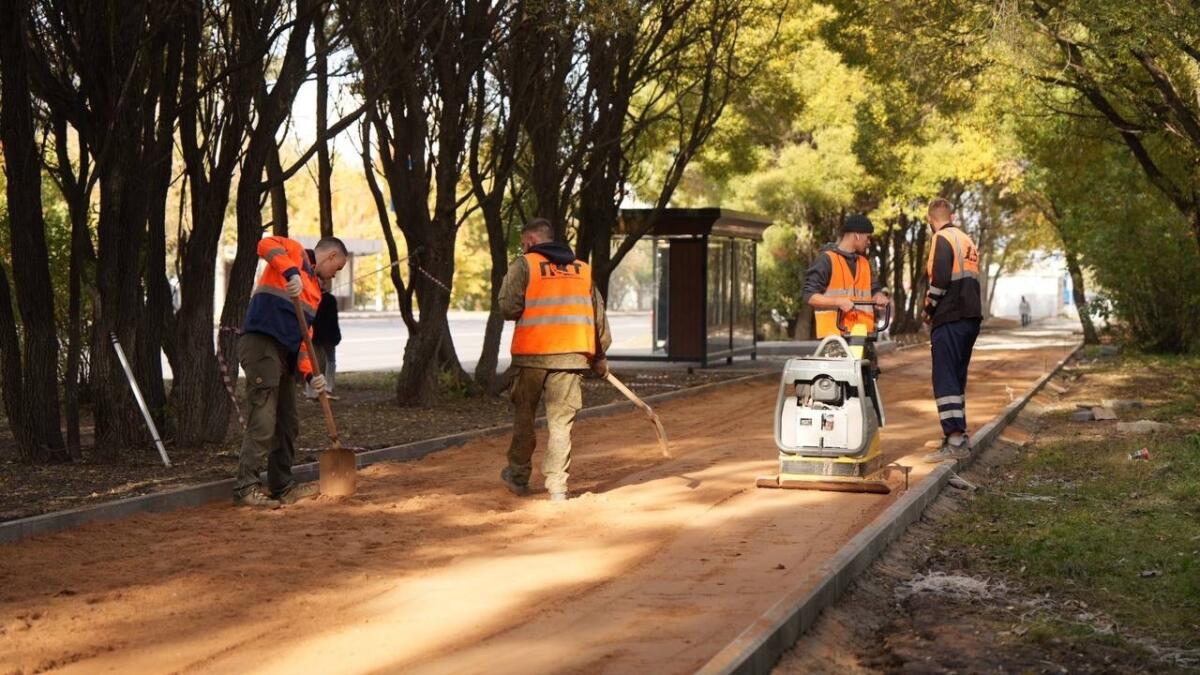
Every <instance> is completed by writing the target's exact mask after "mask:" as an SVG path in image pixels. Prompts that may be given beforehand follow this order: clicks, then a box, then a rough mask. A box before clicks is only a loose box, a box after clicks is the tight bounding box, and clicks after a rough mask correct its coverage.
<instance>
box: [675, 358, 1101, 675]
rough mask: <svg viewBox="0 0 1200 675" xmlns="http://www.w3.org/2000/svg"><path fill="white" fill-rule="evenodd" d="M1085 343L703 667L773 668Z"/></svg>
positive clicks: (734, 669) (703, 669)
mask: <svg viewBox="0 0 1200 675" xmlns="http://www.w3.org/2000/svg"><path fill="white" fill-rule="evenodd" d="M1082 348H1083V344H1082V343H1079V344H1078V345H1076V347H1075V349H1073V350H1071V353H1070V354H1068V355H1067V356H1065V357H1064V358H1063V359H1062V360H1061V361H1059V362H1058V363H1057V364H1056V365H1055V366H1054V367H1053V368H1052V369H1051V370H1050V372H1048V373H1046V374H1045V375H1043V376H1042V377H1041V378H1040V379H1039V380H1038V381H1037V382H1035V383H1034V385H1033V386H1032V387H1031V388H1030V389H1029V391H1027V392H1025V394H1024V395H1023V396H1021V398H1019V399H1017V400H1015V401H1013V402H1012V403H1010V404H1009V405H1008V407H1006V408H1005V409H1004V411H1003V412H1001V413H1000V414H999V415H997V416H996V417H995V418H994V419H992V421H990V422H988V423H987V424H986V425H985V426H984V427H982V428H981V429H979V430H978V431H976V432H975V433H974V434H973V435H972V436H971V447H972V452H971V456H970V457H968V458H966V459H964V460H960V461H959V462H957V463H956V464H955V465H953V466H951V465H948V464H943V465H941V466H938V467H937V468H935V469H934V470H933V471H932V472H930V474H929V475H928V476H927V477H926V478H925V479H924V480H922V481H921V483H920V484H918V485H917V486H916V487H914V488H913V489H911V490H909V491H908V492H906V493H904V495H902V496H901V497H900V498H899V499H897V500H896V502H895V503H894V504H892V505H891V506H889V507H888V508H887V509H886V510H885V511H884V512H883V513H881V514H879V516H878V517H876V518H875V520H874V521H872V522H871V524H870V525H868V526H867V527H866V529H864V530H863V531H861V532H859V533H858V534H857V535H855V537H854V538H853V539H851V540H850V541H849V542H847V543H846V545H845V546H843V547H842V548H841V550H839V551H838V552H837V554H836V555H834V556H833V558H831V559H830V560H829V562H827V563H826V564H825V565H824V566H822V568H821V571H820V572H819V575H820V580H819V581H818V582H817V584H816V586H815V587H813V588H811V589H808V590H793V591H792V592H790V593H788V594H787V595H786V596H784V597H783V599H781V600H780V601H779V602H778V603H776V604H775V606H773V607H771V608H770V609H768V610H767V611H766V612H765V613H763V615H762V616H760V617H759V618H758V619H756V620H755V621H754V623H752V624H751V625H750V626H749V627H748V628H746V630H744V631H742V633H741V634H740V635H738V636H737V637H736V638H734V640H733V641H732V642H730V643H729V644H728V645H726V646H725V647H724V648H723V649H722V650H721V651H719V652H717V654H716V655H715V656H713V657H712V658H711V659H709V661H708V663H706V664H704V666H703V667H701V668H700V669H699V670H698V671H697V672H699V673H706V674H712V675H715V674H717V673H720V674H722V675H725V674H727V673H738V674H743V673H770V672H771V670H772V669H773V668H774V667H775V664H776V663H777V662H778V661H779V657H780V656H782V655H783V654H784V652H786V651H787V650H788V649H790V648H791V647H792V645H794V644H795V643H796V640H797V638H799V637H800V636H801V635H802V634H804V633H805V632H806V631H808V630H809V629H810V628H812V626H813V624H814V623H816V620H817V617H818V616H819V615H820V614H821V612H822V611H823V610H824V609H825V608H826V607H829V606H830V605H832V604H834V603H835V602H837V601H838V599H839V598H840V597H841V596H842V594H843V593H845V591H846V589H847V588H849V586H850V584H851V583H853V581H854V579H856V578H857V577H858V575H859V574H862V573H863V571H865V570H866V569H867V568H868V567H869V566H870V565H871V563H873V562H874V561H875V559H876V558H877V557H879V555H880V554H881V553H883V551H884V550H885V549H886V548H887V547H888V545H889V544H891V542H892V541H894V540H895V539H896V538H897V537H899V536H900V535H901V534H903V533H904V530H905V529H907V528H908V526H909V525H911V524H912V523H913V522H915V521H916V520H917V519H919V518H920V517H921V514H922V513H924V511H925V508H926V507H927V506H929V504H931V503H932V502H933V500H934V499H936V498H937V496H938V494H939V493H940V492H941V490H942V488H943V487H944V486H945V485H946V483H948V482H949V481H950V477H951V476H953V475H954V472H955V470H956V469H957V468H959V467H964V466H966V465H968V464H970V463H971V462H972V461H974V459H975V458H976V457H977V456H979V454H980V453H982V452H983V450H984V449H985V448H986V446H987V445H988V444H990V443H991V442H992V441H993V440H995V439H996V438H997V437H998V436H999V435H1000V433H1001V432H1002V431H1003V430H1004V427H1006V426H1008V424H1009V423H1010V422H1012V420H1013V419H1015V418H1016V416H1017V415H1018V414H1019V413H1020V412H1021V410H1022V409H1023V408H1024V407H1025V405H1026V404H1027V403H1029V401H1030V399H1032V398H1033V397H1034V396H1035V395H1036V394H1037V393H1038V392H1039V391H1041V389H1042V387H1044V386H1045V385H1046V383H1047V382H1049V381H1050V378H1052V377H1054V376H1055V375H1056V374H1058V372H1059V370H1061V369H1062V367H1063V366H1064V365H1066V363H1067V361H1069V360H1070V359H1071V358H1072V357H1074V356H1075V355H1076V354H1078V353H1079V350H1080V349H1082Z"/></svg>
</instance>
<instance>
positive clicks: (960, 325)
mask: <svg viewBox="0 0 1200 675" xmlns="http://www.w3.org/2000/svg"><path fill="white" fill-rule="evenodd" d="M953 221H954V210H953V209H952V208H951V206H950V202H948V201H946V200H945V199H935V200H933V201H932V202H931V203H930V204H929V225H930V227H932V228H933V232H934V236H933V245H932V246H930V248H929V261H928V263H927V265H926V272H927V274H928V275H929V293H928V295H927V296H926V298H925V311H924V319H925V322H926V323H928V324H930V325H931V326H932V331H931V332H930V349H931V351H932V356H933V396H934V398H935V399H936V402H937V410H938V418H939V419H940V420H941V425H942V445H941V447H940V448H938V450H937V451H936V452H933V453H930V454H929V455H926V456H925V461H927V462H941V461H943V460H947V459H959V458H962V457H965V456H966V455H967V454H969V453H970V448H968V447H967V401H966V393H967V370H968V368H969V367H970V365H971V351H972V350H973V349H974V348H975V340H976V338H978V337H979V324H980V323H981V322H982V321H983V311H982V310H983V302H982V297H981V294H980V286H979V251H978V250H977V249H976V248H975V242H973V241H971V238H970V237H969V236H967V234H966V233H965V232H963V231H962V230H960V229H958V227H956V226H955V225H954V222H953Z"/></svg>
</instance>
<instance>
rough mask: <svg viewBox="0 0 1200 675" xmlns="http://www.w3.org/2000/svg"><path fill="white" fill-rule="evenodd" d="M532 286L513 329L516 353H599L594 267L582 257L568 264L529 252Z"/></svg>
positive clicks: (592, 354) (527, 254)
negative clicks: (594, 297) (597, 345)
mask: <svg viewBox="0 0 1200 675" xmlns="http://www.w3.org/2000/svg"><path fill="white" fill-rule="evenodd" d="M525 261H526V262H527V263H528V264H529V285H527V286H526V287H525V309H524V310H522V312H521V318H520V319H517V328H516V330H515V331H514V332H513V340H512V353H513V356H537V355H542V354H585V355H587V356H588V357H591V356H595V354H596V311H595V308H594V307H593V306H592V268H591V266H589V265H588V264H587V263H585V262H583V261H582V260H576V261H575V262H573V263H569V264H566V265H557V264H555V263H552V262H550V260H549V259H548V258H546V256H544V255H542V254H540V253H526V254H525Z"/></svg>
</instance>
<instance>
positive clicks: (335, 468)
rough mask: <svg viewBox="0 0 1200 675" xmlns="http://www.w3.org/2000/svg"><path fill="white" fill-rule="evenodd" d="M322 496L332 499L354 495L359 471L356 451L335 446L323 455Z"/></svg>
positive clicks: (321, 463) (321, 464)
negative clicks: (355, 456)
mask: <svg viewBox="0 0 1200 675" xmlns="http://www.w3.org/2000/svg"><path fill="white" fill-rule="evenodd" d="M319 466H320V470H321V479H320V485H321V494H323V495H330V496H332V497H348V496H350V495H352V494H354V490H355V489H356V488H357V483H358V471H357V465H356V462H355V458H354V451H352V450H347V449H346V448H343V447H341V446H334V447H331V448H329V449H328V450H326V451H324V452H322V453H321V458H320V464H319Z"/></svg>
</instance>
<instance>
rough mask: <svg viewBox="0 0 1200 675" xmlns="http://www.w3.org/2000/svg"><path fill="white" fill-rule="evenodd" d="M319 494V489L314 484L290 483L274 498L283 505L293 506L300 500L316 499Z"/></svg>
mask: <svg viewBox="0 0 1200 675" xmlns="http://www.w3.org/2000/svg"><path fill="white" fill-rule="evenodd" d="M320 493H321V488H320V486H318V485H317V484H316V483H292V484H291V485H289V486H287V487H285V488H284V489H283V490H281V491H280V492H279V494H276V495H274V497H275V499H278V500H279V501H280V502H282V503H284V504H295V503H296V502H298V501H300V500H301V499H308V498H309V497H316V496H317V495H318V494H320Z"/></svg>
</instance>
